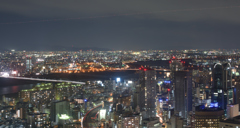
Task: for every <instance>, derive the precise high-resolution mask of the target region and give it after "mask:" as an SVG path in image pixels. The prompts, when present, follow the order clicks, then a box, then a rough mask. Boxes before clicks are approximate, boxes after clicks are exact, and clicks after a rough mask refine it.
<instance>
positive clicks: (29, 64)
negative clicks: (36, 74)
mask: <svg viewBox="0 0 240 128" xmlns="http://www.w3.org/2000/svg"><path fill="white" fill-rule="evenodd" d="M31 70H32V58H31V57H27V58H26V71H27V72H31Z"/></svg>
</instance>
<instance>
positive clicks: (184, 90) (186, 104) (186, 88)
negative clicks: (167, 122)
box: [174, 71, 192, 118]
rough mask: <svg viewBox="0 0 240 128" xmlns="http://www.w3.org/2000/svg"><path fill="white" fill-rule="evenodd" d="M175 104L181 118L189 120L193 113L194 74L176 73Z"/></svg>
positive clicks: (176, 111) (186, 72)
mask: <svg viewBox="0 0 240 128" xmlns="http://www.w3.org/2000/svg"><path fill="white" fill-rule="evenodd" d="M174 77H175V81H174V82H175V88H174V90H175V91H174V95H175V102H174V103H175V104H174V111H175V113H179V116H181V117H183V118H187V114H188V112H190V111H192V73H191V72H190V71H177V72H175V76H174Z"/></svg>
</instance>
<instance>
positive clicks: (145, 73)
mask: <svg viewBox="0 0 240 128" xmlns="http://www.w3.org/2000/svg"><path fill="white" fill-rule="evenodd" d="M139 84H140V94H139V96H140V98H139V99H141V101H140V104H139V107H140V110H145V111H146V115H147V117H148V118H149V117H155V116H156V105H155V103H156V84H157V83H156V71H155V70H153V69H151V68H145V67H142V68H140V80H139Z"/></svg>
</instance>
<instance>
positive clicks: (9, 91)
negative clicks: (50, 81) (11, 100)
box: [0, 84, 36, 95]
mask: <svg viewBox="0 0 240 128" xmlns="http://www.w3.org/2000/svg"><path fill="white" fill-rule="evenodd" d="M34 85H36V84H25V85H16V86H8V87H2V88H0V95H6V94H12V93H17V92H19V91H21V90H24V89H31V88H33V86H34Z"/></svg>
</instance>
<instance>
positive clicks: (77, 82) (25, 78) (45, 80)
mask: <svg viewBox="0 0 240 128" xmlns="http://www.w3.org/2000/svg"><path fill="white" fill-rule="evenodd" d="M0 78H10V79H19V80H31V81H41V82H55V83H63V82H64V83H73V84H85V82H79V81H70V80H54V79H40V78H29V77H14V76H0Z"/></svg>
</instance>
